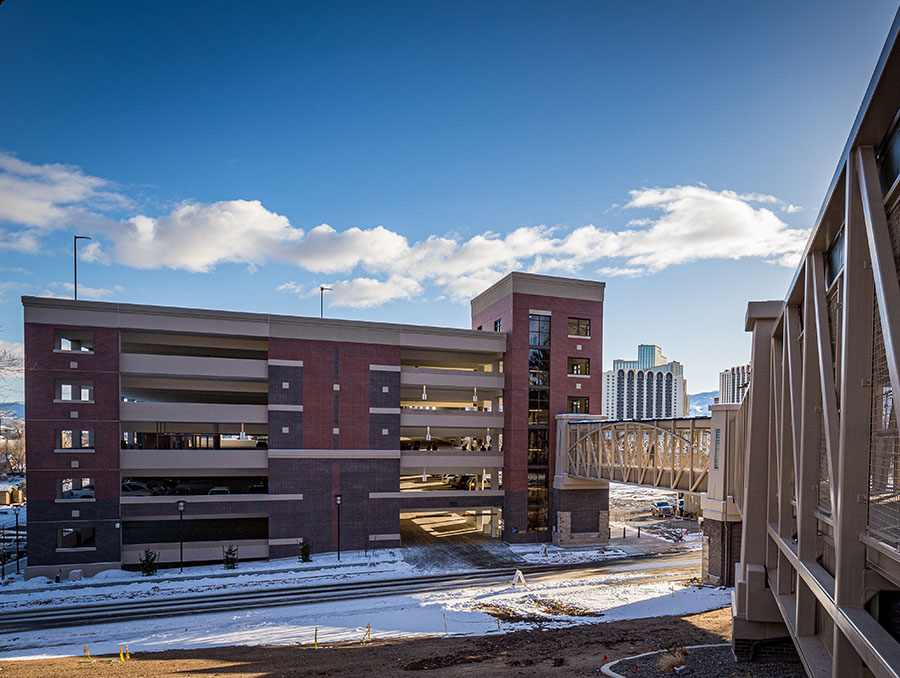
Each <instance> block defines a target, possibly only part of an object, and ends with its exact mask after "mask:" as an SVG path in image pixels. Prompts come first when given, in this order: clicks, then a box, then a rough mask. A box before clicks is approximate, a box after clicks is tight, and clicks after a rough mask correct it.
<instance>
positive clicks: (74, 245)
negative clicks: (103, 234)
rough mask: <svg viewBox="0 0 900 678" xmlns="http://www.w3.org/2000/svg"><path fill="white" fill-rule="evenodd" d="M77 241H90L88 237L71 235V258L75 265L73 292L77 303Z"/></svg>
mask: <svg viewBox="0 0 900 678" xmlns="http://www.w3.org/2000/svg"><path fill="white" fill-rule="evenodd" d="M79 240H92V238H91V237H90V236H89V235H73V236H72V255H73V256H72V258H73V261H74V263H75V287H74V288H73V291H74V292H75V301H78V241H79Z"/></svg>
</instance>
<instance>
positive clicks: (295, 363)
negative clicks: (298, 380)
mask: <svg viewBox="0 0 900 678" xmlns="http://www.w3.org/2000/svg"><path fill="white" fill-rule="evenodd" d="M269 364H270V365H274V366H276V367H303V361H302V360H282V359H280V358H269Z"/></svg>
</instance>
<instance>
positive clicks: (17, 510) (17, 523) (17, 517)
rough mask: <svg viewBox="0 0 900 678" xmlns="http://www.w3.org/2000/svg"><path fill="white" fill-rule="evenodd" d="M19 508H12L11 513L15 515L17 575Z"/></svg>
mask: <svg viewBox="0 0 900 678" xmlns="http://www.w3.org/2000/svg"><path fill="white" fill-rule="evenodd" d="M20 510H21V508H20V507H18V506H14V507H13V513H14V514H15V515H16V574H19V511H20Z"/></svg>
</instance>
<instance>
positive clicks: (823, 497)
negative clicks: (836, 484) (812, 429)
mask: <svg viewBox="0 0 900 678" xmlns="http://www.w3.org/2000/svg"><path fill="white" fill-rule="evenodd" d="M819 419H820V421H819V430H820V431H821V434H820V436H819V498H818V508H819V512H820V513H823V514H824V515H826V516H830V515H831V474H830V473H829V471H828V445H827V443H826V442H825V415H824V414H820V415H819Z"/></svg>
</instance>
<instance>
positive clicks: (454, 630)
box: [0, 575, 730, 659]
mask: <svg viewBox="0 0 900 678" xmlns="http://www.w3.org/2000/svg"><path fill="white" fill-rule="evenodd" d="M631 580H633V581H631ZM729 596H730V593H729V591H728V590H725V589H713V588H708V587H703V588H697V587H688V586H683V585H682V584H677V583H675V584H673V583H670V582H668V581H662V580H649V581H648V580H647V579H646V577H639V576H631V577H623V576H622V575H607V576H600V577H591V578H586V579H549V580H545V581H539V582H531V583H529V585H528V588H527V589H526V588H523V587H521V585H520V586H519V587H516V588H513V587H512V586H511V585H504V586H486V587H470V588H464V589H455V590H451V591H439V592H427V593H422V594H418V595H403V596H386V597H381V598H364V599H358V600H352V601H342V602H329V603H318V604H310V605H294V606H285V607H274V608H269V609H261V610H249V611H247V612H242V613H234V612H220V613H212V614H201V615H191V616H187V617H176V618H173V619H167V618H154V619H148V620H143V621H136V622H121V623H115V624H103V625H98V626H89V627H83V628H73V629H65V630H63V631H60V630H58V629H50V630H47V631H30V632H27V633H21V634H19V635H18V636H16V637H15V638H10V637H8V636H6V637H2V636H0V659H37V658H41V657H57V656H67V655H78V654H81V652H82V648H83V647H84V646H85V645H87V646H88V649H89V650H90V652H91V653H92V654H95V655H98V654H110V653H117V652H118V648H119V646H120V645H125V644H128V646H129V650H130V651H131V652H132V653H136V652H137V653H140V652H154V651H161V650H172V649H194V648H199V647H217V646H229V645H283V644H294V643H312V642H313V639H314V637H315V633H316V629H318V642H319V643H320V644H323V643H330V642H338V641H347V640H356V641H359V640H362V638H363V635H364V634H365V632H366V625H370V626H371V635H372V637H373V638H376V639H377V638H396V637H415V636H427V635H441V634H444V633H449V634H454V635H456V634H458V635H483V634H488V633H499V632H506V631H513V630H518V629H522V628H530V627H532V626H534V625H536V624H537V625H540V626H543V627H547V626H568V625H574V624H585V623H595V622H597V621H616V620H621V619H636V618H643V617H655V616H661V615H670V614H671V615H684V614H695V613H698V612H704V611H706V610H712V609H717V608H720V607H724V606H725V605H727V604H728V602H729ZM485 610H490V611H491V612H493V613H494V614H493V615H491V614H488V613H487V612H486V611H485ZM504 620H507V621H504ZM510 620H511V621H510Z"/></svg>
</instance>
